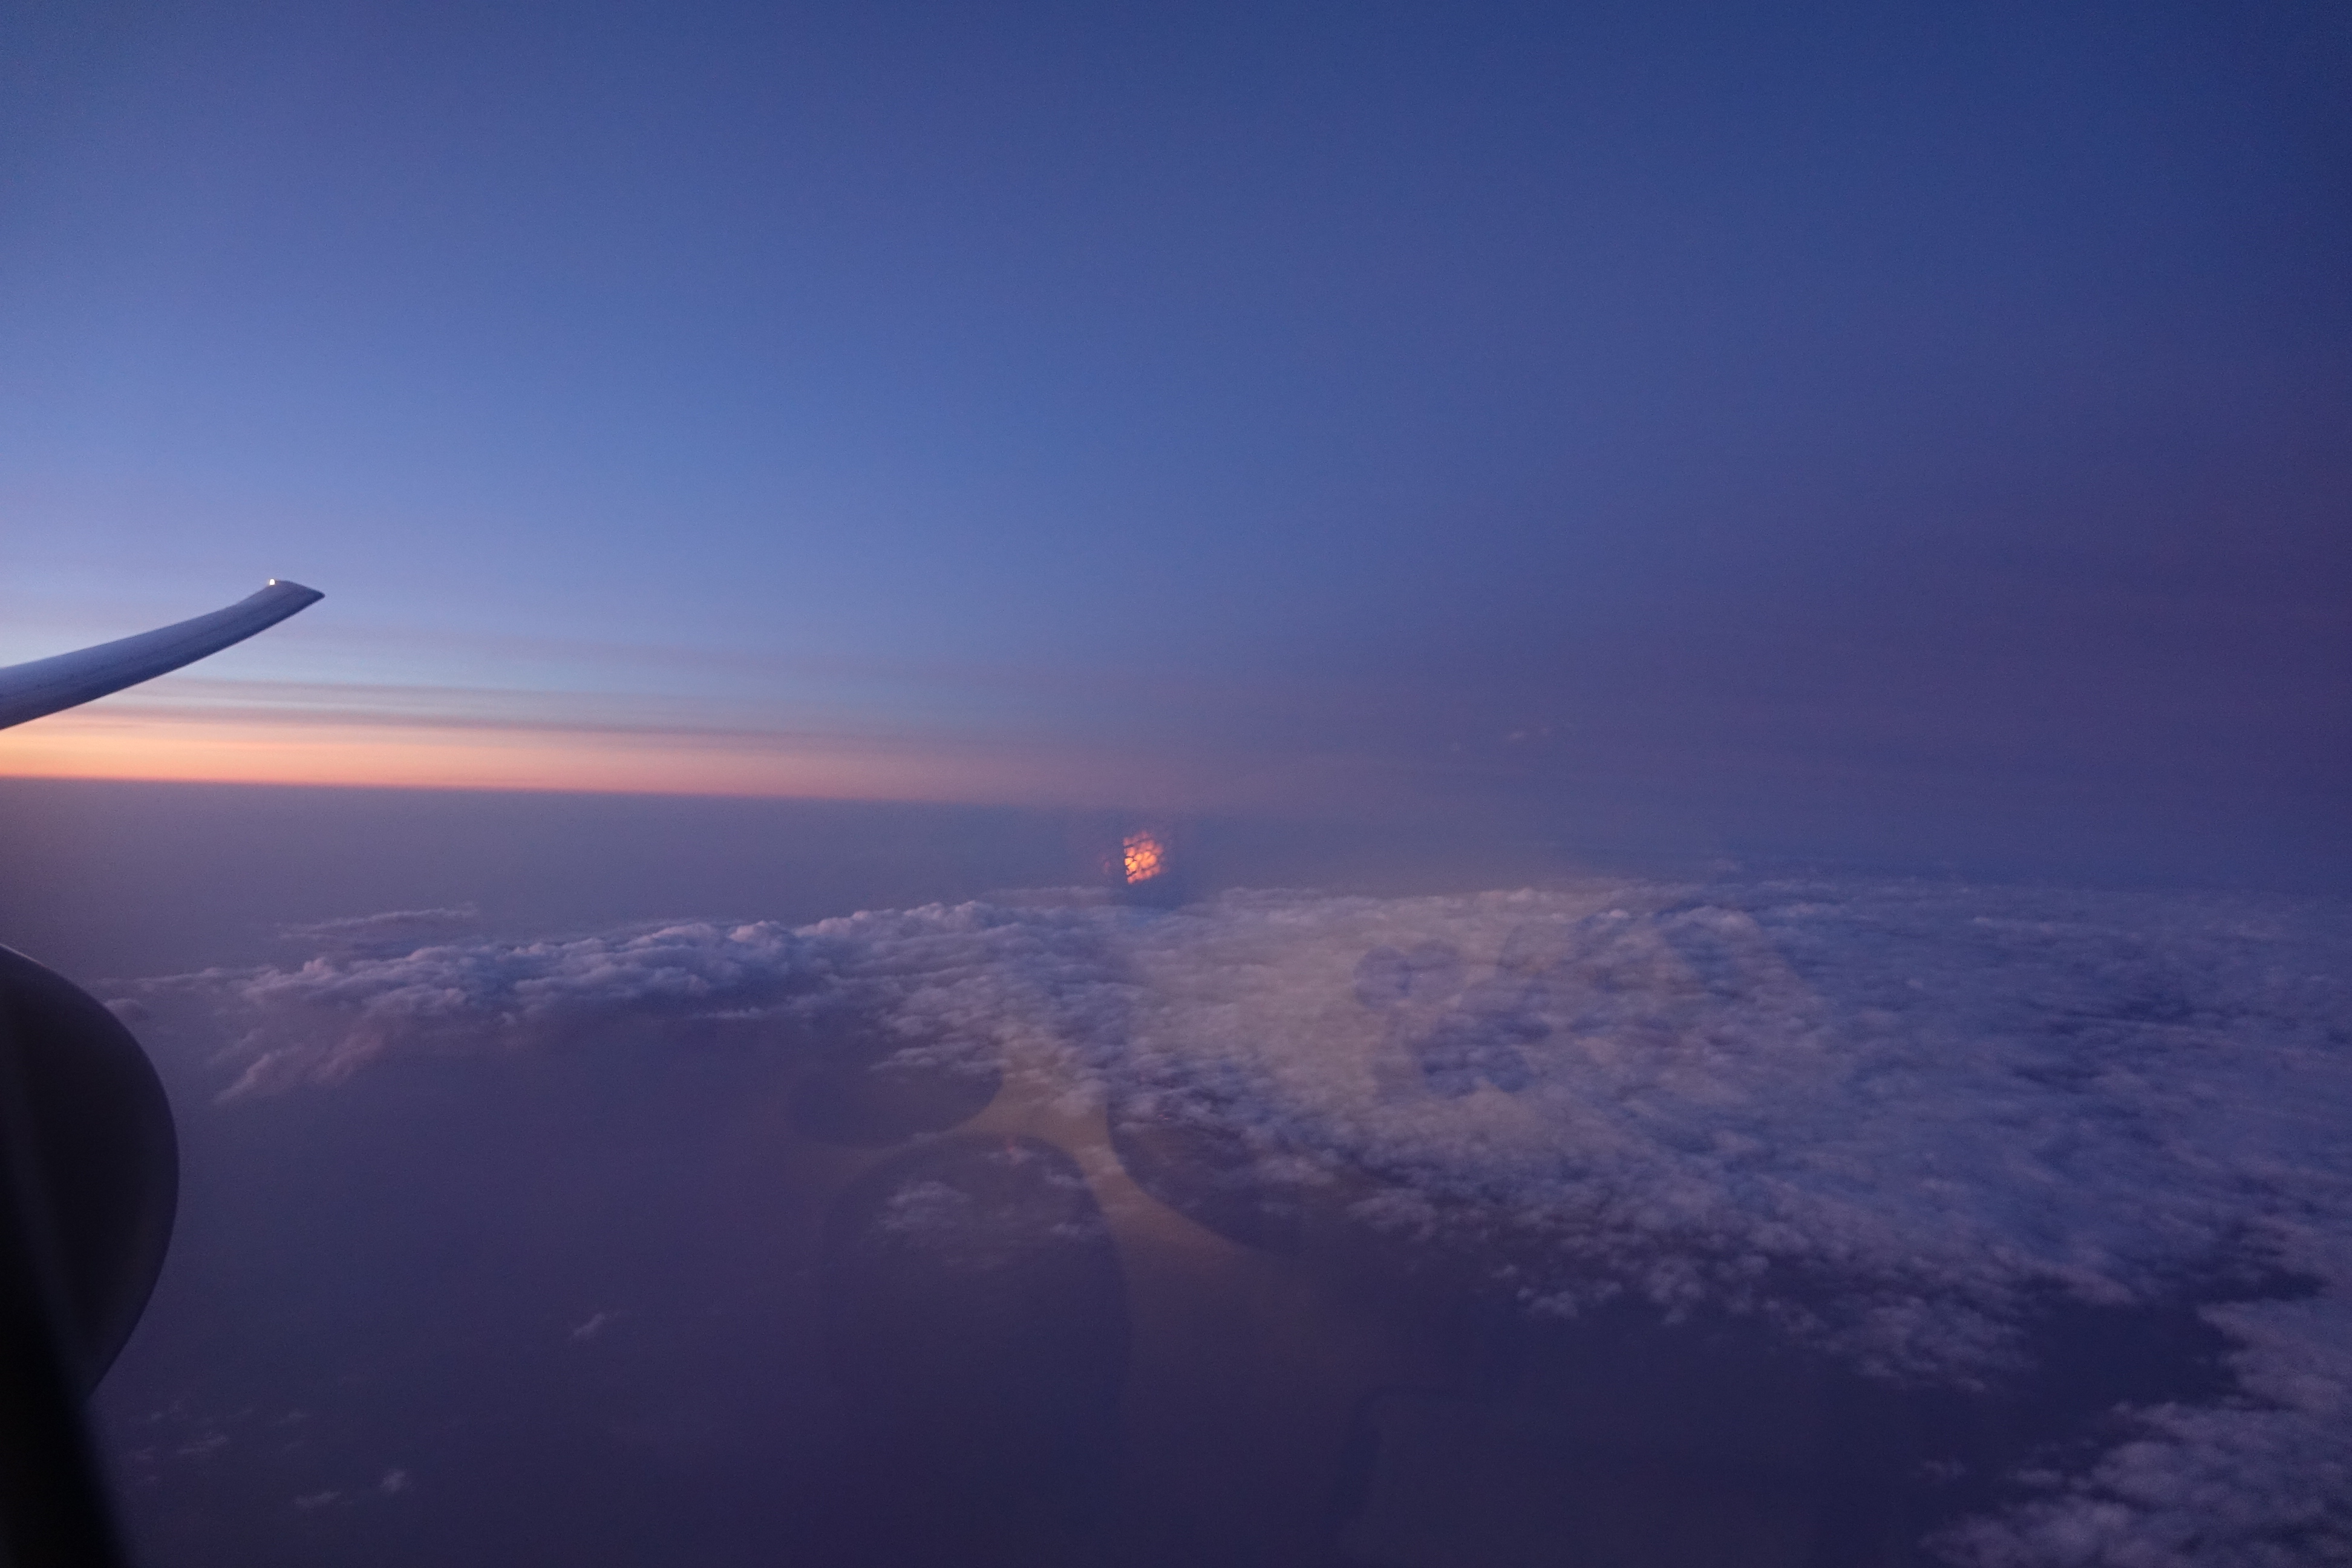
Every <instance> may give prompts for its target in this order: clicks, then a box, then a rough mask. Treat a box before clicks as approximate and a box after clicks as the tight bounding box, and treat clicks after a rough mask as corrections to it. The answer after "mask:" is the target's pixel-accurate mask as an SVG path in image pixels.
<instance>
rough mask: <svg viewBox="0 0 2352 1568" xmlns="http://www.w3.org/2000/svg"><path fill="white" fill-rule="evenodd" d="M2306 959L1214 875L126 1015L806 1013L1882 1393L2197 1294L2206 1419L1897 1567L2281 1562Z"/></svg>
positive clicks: (2138, 1442) (1955, 896) (2150, 1418)
mask: <svg viewBox="0 0 2352 1568" xmlns="http://www.w3.org/2000/svg"><path fill="white" fill-rule="evenodd" d="M2347 931H2352V915H2347V910H2344V909H2343V908H2342V907H2340V906H2338V905H2336V904H2330V903H2325V902H2307V901H2294V900H2263V899H2253V898H2239V897H2221V896H2210V895H2209V896H2195V897H2189V896H2156V895H2147V894H2137V895H2127V894H2095V893H2084V892H2067V891H2055V890H2021V889H1965V888H1958V887H1951V886H1933V885H1918V884H1898V885H1885V884H1857V883H1811V884H1787V883H1784V884H1769V885H1748V886H1710V887H1706V888H1684V887H1668V886H1659V885H1628V884H1618V885H1606V886H1603V885H1594V886H1590V887H1584V888H1579V889H1566V890H1558V891H1549V892H1510V893H1491V894H1484V895H1478V896H1472V897H1458V898H1423V899H1407V900H1383V899H1372V898H1349V897H1331V896H1322V895H1308V894H1289V893H1235V894H1229V895H1227V896H1225V897H1223V898H1221V899H1219V900H1213V901H1212V902H1209V903H1205V904H1201V905H1196V906H1192V907H1190V908H1187V909H1183V910H1174V911H1150V910H1137V909H1129V908H1118V907H1108V906H1103V905H1072V906H1062V907H1056V906H1052V905H1046V904H1036V905H1030V906H1024V907H1020V908H1012V907H1005V906H1000V905H988V904H968V905H963V906H960V907H956V908H940V907H932V908H927V909H920V910H901V911H889V912H874V913H866V914H859V915H856V916H853V917H849V918H845V919H841V920H835V921H824V922H822V923H820V924H817V925H814V926H809V927H805V928H801V929H798V930H788V929H785V928H782V927H781V926H777V925H773V924H768V923H754V924H745V925H734V926H727V925H719V924H684V925H669V926H663V927H659V928H655V929H650V930H635V931H619V932H613V933H607V934H603V935H596V936H590V937H582V938H577V939H573V940H569V941H563V942H523V943H496V942H471V943H466V942H453V943H445V944H441V945H432V946H423V947H416V948H415V949H413V950H412V951H409V952H404V953H391V952H374V951H360V950H355V949H353V948H352V947H350V946H349V945H343V946H338V947H334V948H332V949H331V951H329V952H325V953H322V954H321V956H320V957H318V958H316V959H313V960H312V961H311V962H310V963H305V964H303V965H302V966H300V967H299V968H294V969H287V968H265V969H260V970H254V971H245V972H237V973H222V972H215V973H207V974H205V975H197V976H182V977H178V978H176V979H174V980H171V981H163V982H153V983H150V985H149V990H150V992H151V994H158V995H168V994H180V995H181V996H183V997H187V996H193V997H194V998H196V999H198V1000H201V1001H203V1002H205V1003H206V1004H208V1005H213V1006H215V1007H217V1008H218V1009H219V1010H220V1011H221V1013H222V1014H223V1016H224V1017H225V1018H226V1020H228V1021H229V1023H230V1026H231V1027H232V1029H233V1031H234V1032H235V1033H236V1037H237V1039H238V1044H237V1045H236V1047H234V1048H233V1052H232V1057H233V1066H234V1067H235V1068H236V1071H237V1074H238V1076H237V1077H236V1081H235V1083H234V1085H233V1086H232V1088H231V1089H230V1090H229V1092H230V1093H232V1094H252V1093H257V1092H262V1091H265V1090H270V1089H285V1088H288V1087H290V1086H294V1085H298V1084H303V1083H326V1082H331V1081H334V1080H336V1079H341V1078H343V1077H345V1076H348V1075H349V1074H350V1073H351V1072H352V1070H353V1069H354V1068H357V1067H359V1066H360V1065H362V1063H364V1062H366V1061H368V1060H371V1059H373V1058H377V1057H380V1056H382V1055H383V1054H385V1053H388V1052H396V1051H406V1050H452V1049H467V1048H481V1047H488V1046H493V1045H501V1044H518V1043H527V1042H533V1041H558V1040H560V1039H562V1037H565V1036H566V1035H568V1034H572V1033H576V1032H581V1031H587V1030H600V1029H604V1030H609V1029H616V1028H617V1029H634V1030H640V1031H645V1032H647V1033H650V1034H654V1035H661V1034H664V1033H670V1034H677V1035H684V1034H689V1033H692V1032H695V1031H707V1030H710V1029H750V1030H755V1031H763V1032H769V1033H772V1035H773V1037H775V1038H776V1039H778V1040H780V1041H782V1042H785V1043H786V1044H787V1046H788V1047H790V1048H795V1049H802V1050H806V1051H811V1052H816V1053H819V1054H821V1053H822V1051H823V1049H824V1048H825V1047H824V1046H823V1043H822V1042H823V1040H824V1038H825V1037H826V1036H825V1029H826V1028H827V1027H828V1026H831V1027H832V1028H834V1030H835V1034H836V1035H837V1034H838V1033H839V1030H840V1028H841V1027H843V1026H844V1021H845V1020H854V1021H855V1022H856V1028H857V1029H858V1030H862V1031H863V1032H864V1033H863V1035H862V1036H861V1037H862V1038H866V1039H867V1040H868V1041H869V1045H868V1047H862V1049H863V1054H862V1055H857V1054H854V1053H853V1058H846V1059H854V1061H855V1063H856V1070H857V1071H859V1072H865V1071H868V1070H880V1069H886V1068H908V1069H910V1070H912V1069H915V1068H938V1067H942V1066H944V1067H947V1068H950V1069H954V1068H964V1069H971V1068H973V1064H982V1065H984V1066H986V1067H987V1068H989V1070H991V1071H999V1070H1001V1071H1003V1073H1005V1074H1006V1076H1007V1077H1008V1079H1011V1080H1013V1081H1014V1082H1015V1083H1016V1085H1017V1091H1018V1092H1025V1093H1030V1094H1033V1095H1044V1096H1048V1097H1059V1098H1060V1099H1061V1100H1064V1101H1066V1102H1068V1103H1070V1104H1073V1105H1081V1106H1089V1107H1100V1108H1105V1109H1107V1110H1108V1115H1109V1119H1110V1125H1111V1130H1112V1142H1113V1144H1114V1146H1115V1147H1116V1148H1117V1149H1118V1154H1119V1157H1120V1158H1121V1159H1122V1160H1124V1161H1125V1162H1126V1163H1128V1165H1129V1170H1130V1172H1131V1173H1133V1174H1134V1175H1135V1176H1136V1179H1137V1180H1138V1181H1139V1183H1141V1184H1143V1185H1145V1187H1146V1188H1147V1189H1148V1190H1153V1191H1156V1192H1160V1194H1161V1195H1163V1196H1165V1195H1169V1194H1170V1193H1171V1192H1173V1191H1175V1189H1176V1188H1177V1187H1182V1186H1184V1184H1187V1183H1189V1184H1191V1185H1190V1186H1189V1187H1188V1188H1186V1189H1185V1190H1186V1192H1188V1193H1189V1194H1191V1197H1190V1200H1187V1199H1185V1197H1184V1194H1178V1195H1177V1196H1175V1197H1171V1201H1177V1202H1180V1206H1181V1203H1182V1202H1183V1201H1196V1202H1197V1204H1198V1205H1199V1208H1198V1212H1199V1214H1200V1215H1202V1217H1203V1219H1204V1223H1211V1224H1213V1225H1216V1224H1219V1223H1220V1221H1219V1220H1218V1219H1217V1218H1216V1217H1215V1216H1216V1215H1226V1216H1229V1218H1230V1222H1231V1225H1232V1226H1234V1227H1237V1228H1235V1229H1234V1230H1232V1231H1230V1232H1229V1233H1230V1234H1236V1235H1240V1234H1241V1233H1242V1232H1243V1231H1249V1232H1251V1233H1252V1234H1253V1235H1254V1236H1255V1237H1256V1238H1257V1239H1259V1240H1260V1241H1263V1242H1265V1243H1266V1244H1268V1245H1271V1244H1273V1241H1272V1239H1271V1238H1279V1237H1290V1236H1292V1235H1294V1234H1295V1232H1296V1228H1297V1208H1298V1206H1299V1205H1314V1204H1317V1203H1320V1204H1323V1205H1326V1206H1327V1207H1336V1209H1337V1210H1338V1211H1339V1213H1340V1214H1341V1215H1343V1217H1344V1219H1345V1220H1346V1222H1347V1223H1349V1224H1351V1225H1354V1226H1359V1227H1361V1228H1363V1229H1364V1230H1367V1231H1370V1232H1375V1233H1389V1234H1392V1235H1394V1236H1397V1237H1405V1238H1415V1237H1418V1238H1423V1239H1424V1240H1426V1241H1427V1242H1428V1243H1429V1244H1431V1245H1439V1246H1447V1247H1455V1248H1459V1249H1464V1250H1465V1251H1468V1252H1475V1253H1479V1254H1481V1255H1483V1256H1486V1257H1487V1258H1491V1259H1492V1260H1493V1261H1494V1263H1495V1267H1496V1271H1497V1272H1498V1273H1499V1272H1501V1271H1503V1270H1505V1269H1508V1270H1511V1271H1513V1272H1512V1273H1511V1276H1510V1277H1511V1278H1513V1279H1516V1280H1517V1284H1518V1288H1519V1289H1520V1290H1521V1293H1522V1296H1523V1299H1524V1300H1525V1301H1526V1304H1527V1305H1528V1308H1529V1309H1530V1310H1538V1311H1548V1312H1559V1313H1573V1312H1576V1311H1579V1310H1582V1309H1583V1307H1584V1306H1585V1305H1587V1304H1589V1303H1590V1302H1592V1301H1594V1300H1600V1299H1602V1298H1605V1297H1610V1296H1626V1295H1631V1296H1634V1297H1639V1298H1643V1299H1646V1300H1650V1301H1652V1302H1654V1304H1655V1305H1656V1306H1658V1307H1659V1308H1661V1309H1663V1310H1667V1311H1670V1312H1671V1311H1682V1310H1743V1311H1755V1312H1760V1313H1763V1314H1765V1315H1766V1316H1768V1317H1769V1319H1770V1320H1771V1321H1774V1322H1776V1323H1778V1324H1780V1326H1781V1327H1782V1328H1783V1329H1785V1330H1786V1331H1788V1332H1789V1333H1790V1334H1793V1335H1796V1336H1798V1337H1800V1338H1801V1339H1803V1340H1805V1341H1807V1342H1811V1343H1812V1344H1814V1345H1816V1346H1818V1347H1820V1348H1822V1349H1824V1350H1826V1351H1828V1352H1832V1353H1835V1354H1837V1355H1840V1356H1842V1357H1843V1358H1845V1359H1847V1360H1848V1361H1849V1362H1851V1363H1853V1364H1855V1365H1857V1366H1860V1367H1862V1368H1864V1369H1865V1370H1867V1371H1868V1372H1870V1373H1874V1375H1877V1376H1880V1377H1883V1378H1886V1379H1890V1380H1897V1381H1912V1382H1945V1383H1957V1384H1969V1383H1971V1382H1973V1381H1977V1380H1981V1379H1985V1378H1988V1377H1993V1376H1997V1375H1999V1374H2000V1373H2001V1372H2002V1371H2003V1370H2004V1369H2006V1368H2013V1367H2014V1366H2016V1365H2017V1364H2018V1363H2020V1361H2021V1358H2022V1357H2024V1356H2026V1355H2027V1354H2028V1353H2029V1350H2028V1342H2029V1337H2030V1336H2029V1333H2028V1331H2029V1329H2030V1327H2031V1324H2032V1320H2033V1314H2034V1312H2035V1311H2036V1310H2039V1305H2040V1304H2044V1303H2047V1302H2049V1301H2051V1300H2072V1301H2074V1302H2079V1303H2091V1304H2100V1305H2105V1306H2122V1305H2130V1304H2135V1303H2138V1304H2147V1303H2155V1302H2163V1301H2172V1302H2179V1301H2181V1300H2191V1301H2196V1300H2203V1301H2208V1302H2226V1303H2227V1304H2223V1305H2210V1306H2208V1307H2207V1308H2205V1309H2204V1310H2205V1314H2206V1318H2207V1321H2210V1323H2211V1324H2213V1325H2214V1326H2215V1327H2216V1328H2218V1329H2219V1330H2221V1331H2222V1332H2223V1333H2225V1334H2226V1335H2227V1336H2228V1338H2229V1341H2230V1343H2231V1346H2232V1347H2233V1348H2232V1350H2231V1371H2232V1372H2233V1373H2234V1383H2235V1387H2234V1392H2232V1393H2231V1395H2230V1397H2229V1399H2228V1400H2227V1401H2226V1402H2223V1403H2217V1404H2208V1405H2157V1406H2151V1407H2148V1408H2144V1409H2139V1410H2136V1411H2131V1412H2128V1413H2126V1420H2125V1422H2124V1424H2123V1426H2120V1427H2119V1428H2118V1429H2117V1432H2116V1434H2115V1435H2114V1436H2113V1437H2112V1440H2111V1441H2110V1442H2109V1445H2108V1447H2106V1448H2105V1450H2104V1451H2101V1452H2098V1453H2095V1454H2094V1455H2092V1456H2090V1457H2089V1458H2085V1459H2084V1460H2083V1461H2081V1462H2080V1463H2077V1464H2075V1465H2074V1467H2073V1468H2068V1469H2063V1470H2054V1471H2053V1472H2052V1473H2051V1474H2049V1475H2046V1476H2042V1477H2039V1478H2026V1480H2027V1481H2028V1482H2030V1483H2031V1485H2030V1486H2029V1487H2028V1489H2027V1490H2026V1492H2025V1493H2023V1494H2022V1495H2021V1501H2019V1502H2018V1503H2017V1505H2016V1506H2015V1507H2013V1508H2011V1509H2010V1510H2008V1511H2006V1512H2004V1513H2001V1514H2000V1515H1998V1516H1988V1517H1985V1518H1981V1519H1979V1520H1977V1521H1973V1522H1971V1523H1969V1524H1967V1525H1965V1526H1963V1527H1960V1528H1958V1529H1955V1530H1953V1531H1949V1532H1948V1533H1947V1535H1946V1536H1945V1537H1944V1538H1943V1539H1942V1542H1941V1544H1942V1549H1943V1550H1944V1551H1945V1552H1947V1554H1948V1555H1950V1556H1952V1557H1953V1558H1955V1559H1956V1560H1959V1561H1965V1562H1971V1563H1982V1564H1987V1565H2003V1564H2011V1563H2115V1564H2123V1563H2139V1562H2151V1563H2152V1562H2158V1561H2162V1562H2197V1561H2211V1562H2217V1563H2218V1562H2224V1561H2228V1562H2262V1561H2264V1560H2266V1558H2265V1553H2267V1554H2268V1559H2269V1560H2275V1561H2280V1562H2285V1561H2288V1560H2291V1559H2294V1560H2306V1561H2307V1560H2310V1558H2311V1556H2312V1555H2313V1553H2314V1552H2315V1543H2320V1544H2326V1543H2334V1546H2336V1547H2340V1548H2347V1549H2352V1520H2347V1517H2346V1515H2345V1513H2344V1512H2343V1511H2342V1507H2343V1505H2341V1504H2340V1503H2338V1502H2336V1499H2338V1498H2340V1497H2343V1496H2347V1495H2352V1361H2347V1356H2352V1351H2347V1349H2346V1348H2345V1347H2347V1345H2352V1219H2347V1217H2346V1216H2347V1215H2352V1145H2347V1142H2346V1140H2345V1138H2344V1136H2343V1129H2344V1128H2345V1127H2347V1126H2352V996H2347V991H2346V987H2345V984H2344V980H2343V978H2342V977H2343V975H2344V974H2345V966H2344V963H2343V958H2344V954H2345V951H2346V947H2347ZM875 1040H878V1041H879V1042H880V1045H879V1046H878V1047H875V1046H872V1045H871V1042H872V1041H875ZM958 1114H961V1112H959V1113H958ZM1188 1162H1189V1163H1188ZM1211 1166H1213V1167H1214V1168H1213V1169H1208V1171H1207V1174H1206V1175H1203V1174H1202V1171H1203V1169H1206V1168H1207V1167H1211ZM1160 1176H1164V1177H1165V1178H1166V1181H1167V1182H1168V1183H1170V1184H1172V1185H1170V1186H1155V1185H1154V1182H1155V1179H1157V1178H1158V1177H1160ZM953 1195H954V1194H948V1196H949V1197H952V1196H953ZM935 1198H939V1194H929V1193H927V1192H925V1191H922V1190H918V1189H910V1191H909V1194H907V1195H906V1203H907V1205H908V1207H907V1211H906V1213H904V1214H903V1215H895V1219H896V1221H897V1222H898V1223H901V1224H903V1225H905V1226H918V1225H921V1224H924V1223H928V1222H929V1221H932V1220H936V1219H938V1218H939V1215H937V1214H935V1213H934V1212H933V1209H932V1208H929V1207H925V1206H923V1205H925V1204H928V1203H930V1202H931V1200H933V1199H935ZM939 1201H940V1202H945V1201H947V1200H946V1199H944V1198H939ZM933 1206H934V1207H935V1206H936V1205H933ZM1188 1212H1194V1211H1192V1210H1189V1209H1188ZM894 1213H895V1211H894ZM2284 1279H2294V1280H2299V1281H2302V1282H2303V1283H2302V1284H2301V1285H2300V1286H2299V1287H2298V1288H2297V1289H2294V1290H2289V1289H2283V1288H2281V1287H2280V1286H2279V1284H2278V1282H2279V1281H2281V1280H2284Z"/></svg>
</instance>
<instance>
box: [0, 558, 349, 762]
mask: <svg viewBox="0 0 2352 1568" xmlns="http://www.w3.org/2000/svg"><path fill="white" fill-rule="evenodd" d="M325 597H326V595H324V594H321V593H320V592H319V591H318V590H317V589H316V588H305V587H304V586H302V584H299V583H288V582H284V581H282V580H280V579H278V578H276V577H272V578H271V579H270V580H269V583H268V586H267V587H265V588H263V589H262V590H261V591H260V592H259V593H257V594H249V595H247V596H246V597H244V598H242V599H239V600H238V601H237V602H236V604H234V605H229V606H228V607H227V608H226V609H225V610H215V611H214V612H213V613H212V614H211V615H208V616H196V617H195V618H194V620H187V621H181V622H179V623H178V624H176V625H173V626H163V627H159V628H158V629H156V630H154V631H152V632H141V633H140V634H139V635H138V636H137V637H122V638H121V639H119V640H117V641H114V642H108V643H100V644H99V645H98V646H97V647H86V648H82V649H81V650H79V652H76V653H61V654H58V656H57V657H56V658H37V659H34V660H33V661H32V662H31V663H29V664H12V665H10V666H8V667H7V668H5V669H0V730H5V729H6V728H7V727H8V726H9V725H11V724H21V723H23V722H24V721H26V720H27V719H38V718H40V717H41V716H42V715H44V714H47V713H55V712H57V711H58V710H60V709H65V708H71V707H75V706H76V705H78V704H79V703H83V702H88V701H89V700H91V699H92V698H96V697H103V696H105V695H106V694H107V693H108V692H110V691H120V690H121V689H123V688H124V687H126V686H136V685H138V684H139V683H140V682H141V681H142V680H152V679H154V678H155V677H157V676H159V675H163V674H166V673H168V672H170V671H172V670H174V669H177V668H180V667H181V666H182V665H184V664H194V662H195V661H196V660H198V659H200V658H204V657H205V655H206V654H213V653H218V652H219V651H220V650H221V649H223V648H225V647H228V646H229V645H230V644H232V643H240V642H243V641H244V640H245V639H246V638H247V637H251V636H253V634H254V633H256V632H260V631H267V630H268V629H269V628H270V627H271V626H276V625H277V624H278V622H280V621H282V620H284V619H285V618H286V617H287V616H290V615H292V614H294V613H295V612H296V611H298V610H304V609H308V608H309V607H310V606H311V605H315V604H317V603H318V602H319V601H320V600H321V599H323V598H325Z"/></svg>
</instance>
